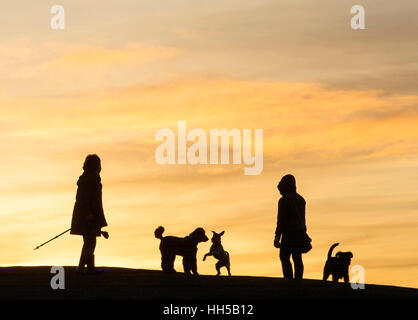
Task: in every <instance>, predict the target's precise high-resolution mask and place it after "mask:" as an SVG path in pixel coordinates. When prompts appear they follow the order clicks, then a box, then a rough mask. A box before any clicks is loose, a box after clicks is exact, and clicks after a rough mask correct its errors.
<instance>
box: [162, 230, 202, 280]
mask: <svg viewBox="0 0 418 320" xmlns="http://www.w3.org/2000/svg"><path fill="white" fill-rule="evenodd" d="M163 232H164V228H163V227H158V228H157V229H155V231H154V235H155V237H156V238H157V239H160V240H161V243H160V251H161V268H162V269H163V271H165V272H176V270H174V260H175V259H176V255H178V256H182V257H183V268H184V272H185V273H187V274H191V272H192V273H193V274H194V275H198V273H197V262H196V253H197V244H198V243H199V242H206V241H208V240H209V239H208V237H207V236H206V234H205V230H203V228H197V229H196V230H195V231H193V232H192V233H191V234H189V235H188V236H187V237H184V238H180V237H173V236H167V237H163Z"/></svg>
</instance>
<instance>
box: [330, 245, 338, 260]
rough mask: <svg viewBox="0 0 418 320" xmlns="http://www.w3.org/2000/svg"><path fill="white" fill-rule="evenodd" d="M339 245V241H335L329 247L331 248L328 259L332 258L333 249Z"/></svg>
mask: <svg viewBox="0 0 418 320" xmlns="http://www.w3.org/2000/svg"><path fill="white" fill-rule="evenodd" d="M338 245H339V243H338V242H337V243H334V244H333V245H332V246H331V247H330V248H329V250H328V259H329V258H331V256H332V250H334V248H335V247H336V246H338Z"/></svg>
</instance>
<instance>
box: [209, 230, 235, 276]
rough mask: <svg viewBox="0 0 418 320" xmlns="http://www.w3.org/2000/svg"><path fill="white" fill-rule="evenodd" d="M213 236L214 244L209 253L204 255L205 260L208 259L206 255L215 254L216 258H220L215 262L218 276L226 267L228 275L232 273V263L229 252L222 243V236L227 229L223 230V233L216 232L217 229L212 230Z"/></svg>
mask: <svg viewBox="0 0 418 320" xmlns="http://www.w3.org/2000/svg"><path fill="white" fill-rule="evenodd" d="M212 233H213V237H212V246H211V247H210V250H209V252H208V253H206V254H205V255H204V257H203V261H205V260H206V257H208V256H214V257H215V259H218V262H217V263H216V264H215V268H216V272H217V274H216V275H217V276H219V275H220V274H221V268H222V267H226V269H227V270H228V275H231V263H230V259H229V253H228V252H227V251H225V250H224V248H223V246H222V243H221V237H222V236H223V235H224V233H225V231H222V232H221V233H216V232H215V231H212Z"/></svg>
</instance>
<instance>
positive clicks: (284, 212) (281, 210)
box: [274, 174, 306, 279]
mask: <svg viewBox="0 0 418 320" xmlns="http://www.w3.org/2000/svg"><path fill="white" fill-rule="evenodd" d="M277 189H279V191H280V194H281V195H282V197H281V198H280V200H279V205H278V212H277V228H276V237H275V239H274V246H275V247H276V248H280V261H281V263H282V269H283V277H284V278H287V279H292V278H293V270H292V264H291V263H290V256H292V260H293V263H294V267H295V278H296V279H302V277H303V262H302V248H303V246H304V245H305V241H306V224H305V206H306V202H305V199H303V197H302V196H301V195H299V194H298V193H296V180H295V177H294V176H292V175H290V174H288V175H285V176H284V177H283V178H282V179H281V180H280V182H279V184H278V185H277Z"/></svg>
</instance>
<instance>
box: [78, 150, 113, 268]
mask: <svg viewBox="0 0 418 320" xmlns="http://www.w3.org/2000/svg"><path fill="white" fill-rule="evenodd" d="M83 169H84V172H83V174H82V175H81V176H80V178H79V179H78V182H77V185H78V189H77V196H76V202H75V205H74V211H73V217H72V221H71V234H75V235H81V236H83V241H84V244H83V248H82V250H81V256H80V262H79V264H78V269H77V271H78V272H80V273H83V270H84V266H85V265H87V273H88V274H95V273H100V271H98V270H96V269H95V265H94V250H95V248H96V237H100V236H101V234H103V236H104V237H105V238H107V237H108V234H107V232H104V231H101V228H103V227H105V226H107V222H106V219H105V216H104V213H103V205H102V183H101V178H100V171H101V169H102V168H101V163H100V158H99V157H98V156H97V155H95V154H91V155H88V156H87V157H86V160H85V161H84V165H83Z"/></svg>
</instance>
